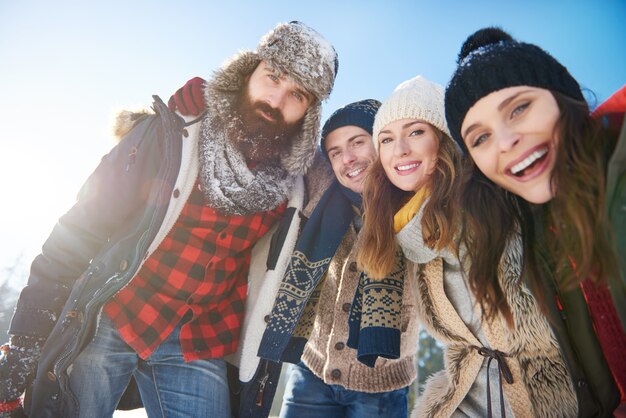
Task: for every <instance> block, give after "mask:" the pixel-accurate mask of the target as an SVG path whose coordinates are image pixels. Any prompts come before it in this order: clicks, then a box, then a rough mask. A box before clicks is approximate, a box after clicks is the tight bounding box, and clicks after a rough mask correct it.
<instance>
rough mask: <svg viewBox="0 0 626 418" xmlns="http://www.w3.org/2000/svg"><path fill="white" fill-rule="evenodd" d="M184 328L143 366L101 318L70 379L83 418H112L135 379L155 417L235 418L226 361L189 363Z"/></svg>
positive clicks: (75, 363)
mask: <svg viewBox="0 0 626 418" xmlns="http://www.w3.org/2000/svg"><path fill="white" fill-rule="evenodd" d="M182 322H183V321H181V324H182ZM181 324H179V325H178V326H177V327H176V328H175V329H174V331H172V334H171V335H170V336H169V337H168V338H167V339H166V340H165V341H163V342H162V343H161V345H159V347H158V348H157V349H156V350H155V351H154V353H152V355H151V356H150V358H148V359H147V360H142V359H141V358H139V356H138V355H137V353H135V351H134V350H133V349H132V348H130V347H129V346H128V345H127V344H126V343H125V342H124V341H123V340H122V339H121V338H120V336H119V333H118V331H117V329H116V328H115V326H114V325H113V323H112V322H111V320H110V319H109V318H108V317H107V315H105V314H101V318H100V323H99V325H98V330H97V331H96V335H95V336H94V339H93V340H92V341H91V342H90V343H89V345H88V346H87V347H86V348H85V350H84V351H83V352H81V353H80V355H79V356H78V357H77V359H76V361H75V362H74V363H73V365H72V368H71V372H70V374H69V378H70V388H71V390H72V392H73V395H74V397H75V399H76V402H77V403H78V407H79V416H80V417H83V418H97V417H110V416H112V414H113V411H114V410H115V407H116V406H117V403H118V401H119V399H120V397H121V396H122V393H123V392H124V390H125V389H126V386H127V385H128V382H129V381H130V378H131V376H134V377H135V380H136V382H137V386H138V387H139V392H140V393H141V400H142V402H143V404H144V407H145V409H146V412H147V414H148V416H150V417H168V418H170V417H180V418H189V417H210V418H214V417H215V418H222V417H224V418H228V417H230V403H229V392H228V383H227V380H226V364H225V363H224V360H221V359H217V360H195V361H191V362H188V363H186V362H185V361H184V359H183V354H182V351H181V347H180V342H179V334H180V326H181Z"/></svg>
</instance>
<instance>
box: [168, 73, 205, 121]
mask: <svg viewBox="0 0 626 418" xmlns="http://www.w3.org/2000/svg"><path fill="white" fill-rule="evenodd" d="M204 84H205V80H204V79H202V78H200V77H194V78H192V79H191V80H189V81H187V82H186V83H185V85H184V86H182V87H181V88H179V89H178V90H176V93H174V94H173V95H172V97H170V99H169V100H168V101H167V107H169V108H170V110H171V111H173V112H174V111H176V110H178V111H179V112H180V113H181V114H182V115H185V116H198V115H200V114H201V113H202V112H204V109H206V104H205V102H204Z"/></svg>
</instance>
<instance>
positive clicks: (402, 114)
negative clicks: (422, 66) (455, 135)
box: [372, 75, 450, 150]
mask: <svg viewBox="0 0 626 418" xmlns="http://www.w3.org/2000/svg"><path fill="white" fill-rule="evenodd" d="M443 94H444V90H443V87H442V86H440V85H439V84H436V83H433V82H431V81H428V80H426V79H425V78H424V77H422V76H419V75H418V76H417V77H414V78H411V79H410V80H406V81H404V82H402V83H400V84H399V85H398V87H396V88H395V90H394V91H393V93H391V96H389V98H388V99H387V100H385V101H384V102H383V104H382V106H381V107H380V109H378V112H377V113H376V119H375V120H374V128H373V130H372V131H373V132H372V134H373V135H372V139H373V140H374V146H375V147H376V150H378V134H379V133H380V131H381V130H382V129H383V128H384V127H385V126H387V125H389V124H390V123H391V122H395V121H397V120H400V119H419V120H423V121H424V122H427V123H429V124H431V125H432V126H434V127H436V128H437V129H439V130H440V131H442V132H443V133H445V134H446V135H448V136H450V131H449V130H448V125H447V124H446V115H445V112H444V107H443V102H444V100H443V97H444V96H443Z"/></svg>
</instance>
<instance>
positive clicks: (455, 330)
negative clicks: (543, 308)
mask: <svg viewBox="0 0 626 418" xmlns="http://www.w3.org/2000/svg"><path fill="white" fill-rule="evenodd" d="M421 214H422V212H421V211H420V212H419V213H418V214H417V215H416V216H415V217H414V218H413V220H412V221H411V222H409V224H407V225H406V226H405V227H404V228H403V230H402V231H401V232H400V233H399V234H398V236H397V238H398V241H399V243H400V245H401V247H402V249H403V250H404V252H405V255H406V256H407V258H408V259H409V262H408V266H407V269H408V273H409V274H414V275H415V276H416V280H417V298H418V303H417V307H418V311H419V316H420V320H421V323H422V324H423V325H424V327H425V328H426V329H427V330H428V332H429V333H430V335H432V336H433V337H434V338H435V339H437V340H438V341H439V342H440V343H442V344H443V345H445V346H446V348H445V368H444V370H442V371H440V372H438V373H435V374H434V375H432V376H430V377H429V378H428V380H427V383H426V388H425V390H424V392H423V394H422V395H421V397H420V398H419V399H418V400H417V401H416V407H415V409H414V410H413V413H412V417H413V418H416V417H449V416H451V415H452V414H453V413H454V412H455V410H456V409H457V407H458V406H459V405H460V404H461V402H462V401H463V399H464V398H465V396H466V394H467V393H468V391H469V389H470V388H471V386H472V384H473V382H474V381H475V379H476V377H477V375H478V373H479V371H480V368H481V366H482V364H483V362H484V361H486V358H485V357H483V356H482V355H481V354H479V352H478V348H480V347H481V344H480V343H479V341H478V339H477V338H476V337H475V336H474V335H473V334H472V333H471V332H470V330H469V329H468V327H467V326H466V324H465V323H464V322H463V321H462V320H461V318H460V317H459V315H458V314H457V312H456V310H455V309H454V307H453V305H452V303H451V302H450V300H449V298H448V297H447V296H446V293H445V291H444V276H446V275H447V274H462V273H451V272H455V271H459V272H460V271H462V270H461V269H459V268H458V260H457V258H456V257H455V256H454V255H453V254H451V253H449V252H443V253H435V252H433V251H431V250H430V249H429V248H427V247H426V246H425V245H424V244H423V240H422V238H421ZM521 260H522V247H521V242H520V241H519V240H513V242H511V243H510V245H509V248H508V250H507V256H506V257H504V258H503V260H502V261H501V264H500V269H499V273H500V276H499V279H500V285H501V286H502V289H503V291H504V294H505V295H506V297H507V302H508V303H509V306H510V307H511V311H512V315H513V328H509V326H508V324H507V322H506V320H505V319H504V317H502V316H496V317H495V318H493V319H491V320H486V319H484V318H483V327H482V332H483V333H484V335H485V337H486V339H487V340H488V341H489V347H488V348H490V349H492V350H498V351H500V352H502V353H505V355H506V358H505V361H506V363H507V365H508V367H509V369H510V371H511V373H512V377H513V382H512V383H511V384H509V383H506V382H505V381H504V379H503V380H502V385H503V390H504V396H505V397H506V399H507V401H508V403H509V406H510V408H511V410H512V411H513V414H514V415H515V416H516V417H528V416H535V417H548V416H550V417H572V416H576V413H577V406H576V405H577V404H576V397H575V395H574V390H573V387H572V385H571V383H570V382H571V380H570V376H569V374H568V371H567V369H566V367H565V362H564V360H563V357H562V355H561V352H560V350H559V347H558V344H557V342H556V339H555V338H554V335H553V333H552V331H551V329H550V326H549V324H548V322H547V320H546V319H545V318H544V316H543V315H542V314H541V312H540V310H539V307H538V304H537V302H536V300H535V299H534V297H533V296H532V295H531V292H530V291H529V290H528V289H527V288H526V286H525V285H524V284H522V283H521V282H520V271H521ZM454 264H456V266H454ZM453 267H455V268H453ZM493 363H496V362H495V361H494V362H493ZM492 367H497V364H492ZM497 384H498V383H497V382H493V384H492V402H497V401H498V397H499V394H498V393H497V391H496V390H494V388H496V385H497ZM486 402H487V398H486V396H485V403H486Z"/></svg>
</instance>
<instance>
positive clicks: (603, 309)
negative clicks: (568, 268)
mask: <svg viewBox="0 0 626 418" xmlns="http://www.w3.org/2000/svg"><path fill="white" fill-rule="evenodd" d="M581 287H582V291H583V294H584V295H585V300H586V301H587V307H588V308H589V312H590V314H591V319H592V321H593V326H594V328H595V331H596V336H597V337H598V341H599V342H600V346H601V347H602V352H603V353H604V358H605V359H606V362H607V363H608V365H609V368H610V369H611V373H613V378H614V379H615V383H617V386H618V387H619V390H620V392H621V393H622V401H626V361H624V356H625V355H626V334H624V330H623V328H622V323H621V321H620V319H619V317H618V315H617V311H616V310H615V305H614V304H613V298H612V297H611V292H610V291H609V289H608V288H607V287H606V286H604V285H599V284H594V283H593V282H592V281H591V280H584V281H583V282H582V283H581Z"/></svg>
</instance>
